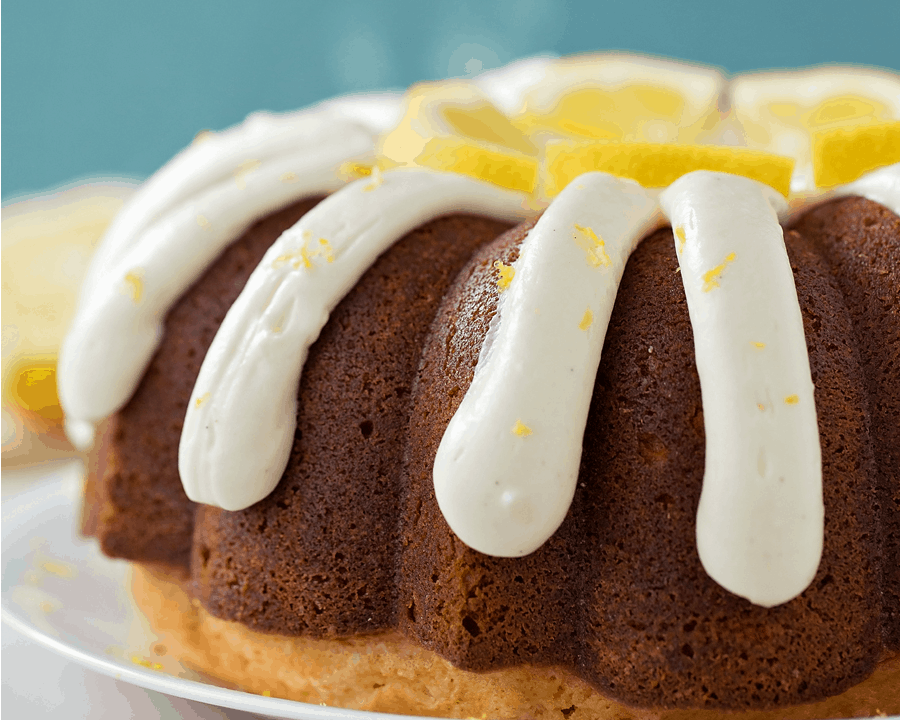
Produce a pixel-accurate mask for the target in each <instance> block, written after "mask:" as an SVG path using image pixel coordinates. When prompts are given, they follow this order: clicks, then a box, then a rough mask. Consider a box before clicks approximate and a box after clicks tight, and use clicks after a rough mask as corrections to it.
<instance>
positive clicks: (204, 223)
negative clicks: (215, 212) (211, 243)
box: [197, 215, 212, 230]
mask: <svg viewBox="0 0 900 720" xmlns="http://www.w3.org/2000/svg"><path fill="white" fill-rule="evenodd" d="M197 224H198V225H199V226H200V227H202V228H203V229H204V230H212V225H210V222H209V220H207V219H206V216H205V215H198V216H197Z"/></svg>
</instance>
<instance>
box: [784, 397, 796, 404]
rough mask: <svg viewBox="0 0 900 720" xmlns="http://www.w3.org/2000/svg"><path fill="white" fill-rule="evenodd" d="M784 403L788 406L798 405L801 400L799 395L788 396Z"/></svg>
mask: <svg viewBox="0 0 900 720" xmlns="http://www.w3.org/2000/svg"><path fill="white" fill-rule="evenodd" d="M784 402H785V404H787V405H796V404H797V403H799V402H800V398H799V397H798V396H797V395H788V396H787V397H786V398H785V399H784Z"/></svg>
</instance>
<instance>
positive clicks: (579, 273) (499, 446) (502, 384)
mask: <svg viewBox="0 0 900 720" xmlns="http://www.w3.org/2000/svg"><path fill="white" fill-rule="evenodd" d="M656 209H657V203H656V201H655V199H654V198H652V197H651V196H650V195H649V194H648V193H647V192H646V191H645V190H644V189H643V188H642V187H641V186H640V185H638V184H637V183H635V182H632V181H630V180H623V179H619V178H615V177H613V176H611V175H607V174H605V173H588V174H586V175H582V176H581V177H579V178H578V179H577V180H576V181H574V182H573V183H571V184H570V185H569V186H568V187H567V188H566V189H565V190H563V192H562V193H561V194H560V195H559V196H558V197H557V198H556V199H555V200H554V201H553V203H552V204H551V205H550V208H549V209H548V210H547V211H546V212H545V213H544V215H543V216H541V219H540V220H539V221H538V223H537V225H535V227H534V228H533V229H532V230H531V231H530V232H529V233H528V236H527V237H526V238H525V240H524V242H523V243H522V246H521V248H520V252H519V258H518V260H517V261H516V262H515V263H514V264H513V266H512V267H513V269H514V270H515V275H514V276H513V277H512V281H511V282H510V283H509V286H508V288H506V289H505V290H503V291H502V292H501V294H500V303H499V308H498V315H497V316H495V320H496V318H499V323H498V324H497V326H496V328H494V329H493V330H492V333H491V335H492V342H491V343H490V347H489V349H488V348H486V349H484V350H482V354H481V357H480V358H479V361H478V366H477V369H476V372H475V377H474V378H473V380H472V384H471V386H470V387H469V390H468V391H467V393H466V395H465V398H464V399H463V401H462V403H461V405H460V406H459V409H458V410H457V411H456V414H455V415H454V416H453V419H452V420H451V421H450V425H449V426H448V427H447V430H446V432H445V433H444V436H443V439H442V440H441V444H440V448H439V449H438V453H437V457H436V458H435V462H434V488H435V493H436V496H437V501H438V504H439V505H440V508H441V511H442V512H443V514H444V517H445V518H446V520H447V523H448V524H449V525H450V527H451V528H452V529H453V531H454V532H455V533H456V534H457V535H458V536H459V538H460V539H461V540H462V541H463V542H464V543H466V545H468V546H469V547H472V548H474V549H476V550H479V551H480V552H483V553H487V554H489V555H495V556H500V557H517V556H521V555H527V554H528V553H530V552H533V551H534V550H536V549H537V548H538V547H540V546H541V545H542V544H543V543H544V542H545V541H546V540H547V539H548V538H549V537H550V536H551V535H552V534H553V533H554V532H555V531H556V529H557V528H558V527H559V525H560V523H562V521H563V519H564V518H565V516H566V513H567V512H568V509H569V505H570V504H571V501H572V497H573V495H574V493H575V485H576V482H577V480H578V468H579V463H580V460H581V446H582V437H583V435H584V429H585V425H586V423H587V414H588V408H589V405H590V399H591V394H592V389H593V387H594V379H595V377H596V375H597V367H598V366H599V364H600V351H601V349H602V348H603V339H604V337H605V334H606V328H607V325H608V324H609V317H610V314H611V313H612V309H613V305H614V303H615V299H616V291H617V289H618V286H619V281H620V280H621V278H622V273H623V271H624V269H625V263H626V262H627V260H628V257H629V255H630V254H631V252H632V250H634V248H635V247H636V246H637V244H638V243H639V242H640V240H641V238H643V237H644V235H645V234H646V233H647V231H648V230H649V229H650V227H651V226H652V225H653V224H654V222H655V220H656V216H657V212H656Z"/></svg>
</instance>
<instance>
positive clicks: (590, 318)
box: [578, 308, 594, 330]
mask: <svg viewBox="0 0 900 720" xmlns="http://www.w3.org/2000/svg"><path fill="white" fill-rule="evenodd" d="M593 322H594V313H592V312H591V309H590V308H588V309H587V310H585V311H584V315H583V316H582V318H581V322H580V323H578V329H579V330H587V329H588V328H589V327H590V326H591V325H592V324H593Z"/></svg>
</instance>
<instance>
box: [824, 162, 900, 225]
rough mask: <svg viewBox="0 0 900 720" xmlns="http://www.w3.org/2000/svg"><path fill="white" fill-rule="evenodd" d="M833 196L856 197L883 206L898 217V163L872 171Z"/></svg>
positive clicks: (899, 181) (899, 166) (899, 172)
mask: <svg viewBox="0 0 900 720" xmlns="http://www.w3.org/2000/svg"><path fill="white" fill-rule="evenodd" d="M835 194H837V195H858V196H860V197H864V198H866V199H867V200H871V201H872V202H877V203H880V204H881V205H884V206H885V207H886V208H887V209H888V210H890V211H891V212H892V213H894V215H900V163H894V164H893V165H888V166H887V167H883V168H879V169H878V170H873V171H872V172H870V173H869V174H868V175H863V176H862V177H861V178H860V179H859V180H856V181H855V182H852V183H850V184H849V185H845V186H844V187H842V188H840V189H839V190H837V192H836V193H835Z"/></svg>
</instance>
